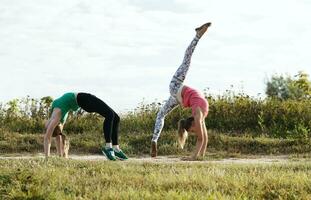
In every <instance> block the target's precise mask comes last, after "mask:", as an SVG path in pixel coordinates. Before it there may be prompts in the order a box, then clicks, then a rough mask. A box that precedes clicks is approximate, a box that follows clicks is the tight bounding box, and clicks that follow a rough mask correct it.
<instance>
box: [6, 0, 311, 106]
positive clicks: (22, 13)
mask: <svg viewBox="0 0 311 200" xmlns="http://www.w3.org/2000/svg"><path fill="white" fill-rule="evenodd" d="M310 11H311V1H309V0H299V1H297V0H273V1H271V0H261V1H247V0H235V1H229V0H226V1H225V0H218V1H210V0H195V1H191V0H165V1H164V0H163V1H160V0H117V1H116V0H66V1H64V0H49V1H42V0H27V1H22V0H0V69H1V82H0V83H1V84H0V102H7V101H8V100H10V99H13V98H21V97H25V96H26V95H30V96H31V97H35V98H40V97H43V96H52V97H53V98H57V97H59V96H61V95H62V94H63V93H65V92H69V91H73V92H80V91H82V92H90V93H93V94H95V95H96V96H98V97H100V98H101V99H102V100H104V101H105V102H107V103H108V104H109V105H111V107H112V108H114V109H115V110H116V111H119V112H125V111H129V110H132V109H133V108H135V107H136V106H137V105H138V104H139V103H140V102H142V101H144V102H146V103H150V102H153V101H155V100H156V101H163V100H165V99H167V97H168V96H169V91H168V84H169V82H170V79H171V77H172V75H173V73H174V72H175V70H176V69H177V67H178V66H179V65H180V63H181V61H182V58H183V54H184V51H185V48H186V47H187V45H188V44H189V42H190V41H191V39H192V38H193V37H194V34H195V32H194V28H195V27H197V26H199V25H201V24H202V23H205V22H207V21H211V22H212V23H213V25H212V27H211V28H210V30H209V32H208V34H206V35H204V36H203V38H202V39H201V40H200V42H199V44H198V46H197V48H196V50H195V52H194V55H193V58H192V63H191V68H190V70H189V73H188V76H187V78H186V82H185V83H186V84H187V85H189V86H192V87H194V88H197V89H199V90H201V91H203V89H205V88H210V92H211V93H213V94H215V95H217V94H222V93H223V92H224V91H225V90H226V89H229V88H230V85H234V88H235V90H236V91H241V90H243V91H244V92H245V93H247V94H249V95H253V96H256V95H257V94H258V93H264V88H265V79H266V78H267V77H270V76H271V75H272V74H274V73H279V74H280V73H282V74H286V73H288V74H290V75H295V74H297V72H298V71H299V70H303V71H305V72H307V73H308V74H311V57H310V55H309V54H310V52H311V12H310Z"/></svg>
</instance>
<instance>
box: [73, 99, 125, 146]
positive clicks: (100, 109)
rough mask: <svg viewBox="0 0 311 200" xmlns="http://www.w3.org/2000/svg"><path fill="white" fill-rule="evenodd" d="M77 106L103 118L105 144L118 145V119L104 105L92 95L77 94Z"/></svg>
mask: <svg viewBox="0 0 311 200" xmlns="http://www.w3.org/2000/svg"><path fill="white" fill-rule="evenodd" d="M77 102H78V105H79V106H80V107H81V108H82V109H83V110H85V111H87V112H95V113H98V114H100V115H101V116H103V117H104V118H105V121H104V124H103V129H104V137H105V140H106V143H111V140H112V139H113V141H112V142H113V144H114V145H117V144H118V139H117V138H118V130H119V122H120V117H119V116H118V115H117V113H115V112H114V111H113V110H112V109H111V108H110V107H109V106H108V105H107V104H106V103H104V102H103V101H102V100H101V99H99V98H97V97H96V96H94V95H92V94H87V93H78V95H77Z"/></svg>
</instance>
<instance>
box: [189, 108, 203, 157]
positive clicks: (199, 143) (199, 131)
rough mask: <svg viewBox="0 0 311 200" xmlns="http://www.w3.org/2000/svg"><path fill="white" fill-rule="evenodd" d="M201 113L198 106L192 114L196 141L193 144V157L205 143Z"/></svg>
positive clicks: (196, 155)
mask: <svg viewBox="0 0 311 200" xmlns="http://www.w3.org/2000/svg"><path fill="white" fill-rule="evenodd" d="M203 120H204V117H203V113H202V111H201V109H200V108H196V111H195V116H194V123H195V130H196V135H197V142H196V146H195V151H194V152H193V154H192V158H193V159H197V157H198V156H199V154H200V152H201V150H202V149H203V148H204V146H203V145H204V143H205V136H204V130H203V125H202V124H203Z"/></svg>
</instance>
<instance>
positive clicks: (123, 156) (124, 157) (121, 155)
mask: <svg viewBox="0 0 311 200" xmlns="http://www.w3.org/2000/svg"><path fill="white" fill-rule="evenodd" d="M114 155H115V156H116V157H117V158H119V159H120V160H127V159H128V157H127V155H126V154H125V153H123V151H122V150H119V151H116V150H114Z"/></svg>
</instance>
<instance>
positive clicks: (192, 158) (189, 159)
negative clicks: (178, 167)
mask: <svg viewBox="0 0 311 200" xmlns="http://www.w3.org/2000/svg"><path fill="white" fill-rule="evenodd" d="M181 160H183V161H196V160H197V158H194V157H192V156H191V157H182V158H181Z"/></svg>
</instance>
